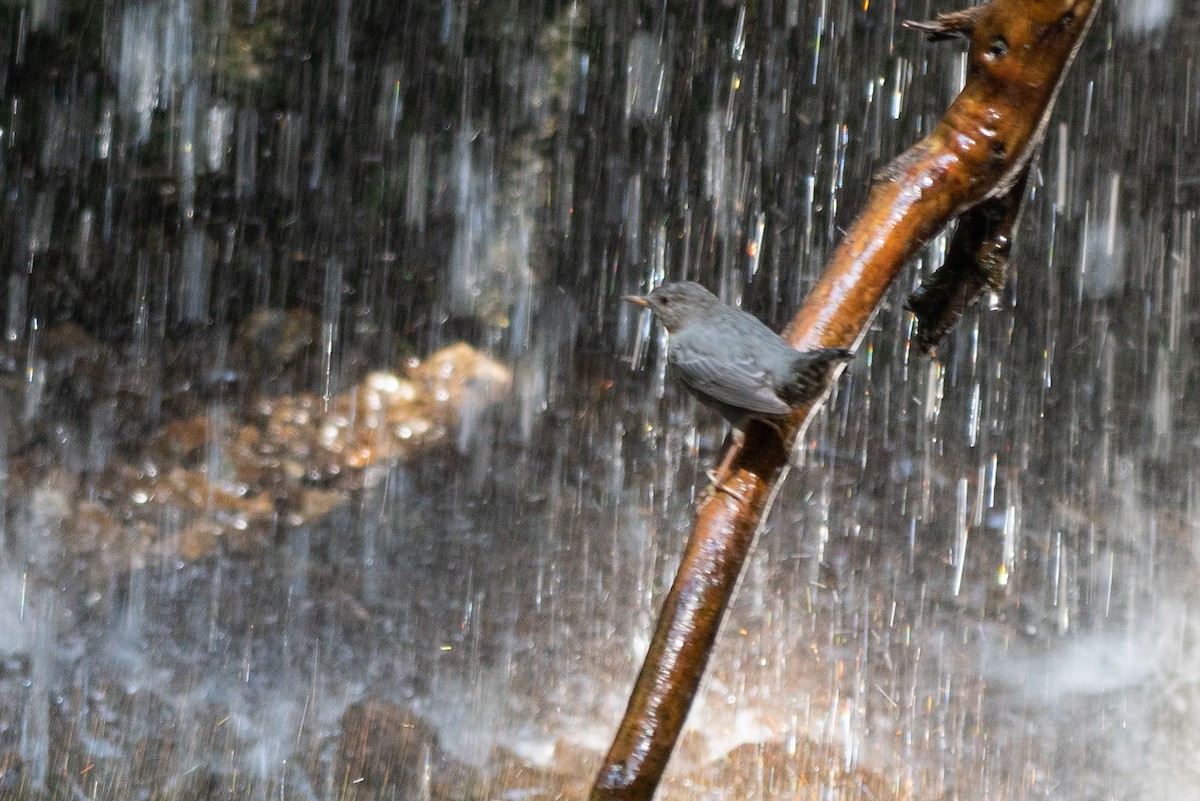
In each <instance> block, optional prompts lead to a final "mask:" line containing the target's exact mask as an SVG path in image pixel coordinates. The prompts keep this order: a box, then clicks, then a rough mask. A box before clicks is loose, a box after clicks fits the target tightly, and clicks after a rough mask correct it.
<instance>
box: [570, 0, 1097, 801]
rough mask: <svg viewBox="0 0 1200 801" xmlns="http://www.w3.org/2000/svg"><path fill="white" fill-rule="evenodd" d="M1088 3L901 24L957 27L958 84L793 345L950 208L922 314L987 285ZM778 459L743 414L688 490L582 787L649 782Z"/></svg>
mask: <svg viewBox="0 0 1200 801" xmlns="http://www.w3.org/2000/svg"><path fill="white" fill-rule="evenodd" d="M1096 7H1097V2H1096V0H990V1H989V2H987V3H984V4H983V5H981V6H977V7H974V8H972V9H970V10H968V11H964V12H955V13H951V14H943V15H941V16H939V17H938V18H937V19H936V20H935V21H933V22H928V23H912V24H910V27H914V28H917V29H919V30H924V31H927V32H928V33H929V34H930V37H931V38H932V39H946V38H953V37H956V36H961V37H969V38H970V42H971V45H970V54H969V57H968V63H969V71H968V76H967V82H966V86H965V87H964V88H963V91H962V93H961V94H959V96H958V97H957V98H956V99H955V100H954V103H953V104H951V106H950V108H949V110H947V112H946V114H945V116H944V117H943V118H942V120H941V121H940V122H939V123H938V125H937V128H936V129H935V130H934V131H933V133H932V134H930V135H929V136H928V137H926V138H925V139H923V140H922V141H920V142H918V143H917V144H916V145H914V146H913V147H912V148H910V149H909V150H908V151H906V152H905V153H903V154H901V155H900V156H899V157H897V158H896V159H895V160H894V161H892V163H891V164H890V165H888V167H887V168H885V169H884V170H883V171H882V172H881V173H880V174H879V176H877V178H876V181H875V183H874V185H873V186H872V188H871V192H870V195H869V197H868V199H867V204H866V207H865V208H864V209H863V211H862V213H861V215H860V216H859V217H858V219H857V220H856V221H855V223H854V225H853V226H852V227H851V228H850V230H849V232H848V233H847V234H846V237H845V239H843V240H842V242H841V244H840V245H839V246H838V248H837V250H836V251H835V252H834V254H833V257H832V259H831V261H830V263H829V266H828V267H827V269H826V271H825V274H824V276H823V277H822V278H821V281H820V282H819V283H818V284H817V286H816V287H815V288H814V289H813V291H812V293H811V294H810V295H809V296H808V299H807V300H806V302H805V304H804V306H803V307H802V308H801V309H800V311H799V313H798V314H797V315H796V317H795V318H794V319H793V321H792V323H791V325H790V326H789V327H788V330H787V332H786V334H785V337H786V338H787V340H788V341H789V342H790V343H791V344H792V345H793V346H794V347H796V348H797V349H800V350H808V349H812V348H819V347H853V346H854V345H855V344H856V343H857V342H858V341H859V339H860V338H861V336H862V334H863V332H864V330H865V328H866V326H867V323H868V322H869V320H870V318H871V315H872V314H873V313H874V311H875V308H876V306H877V305H878V304H879V301H880V299H881V298H882V297H883V294H884V292H885V291H886V290H887V288H888V286H889V285H890V284H891V282H892V281H893V279H895V277H896V276H897V275H898V274H899V272H900V270H901V268H902V267H903V266H904V265H905V264H906V263H907V262H908V261H909V259H910V258H912V256H913V255H914V254H915V253H916V252H917V251H918V250H919V249H920V248H921V247H922V246H924V245H925V243H927V242H928V241H929V240H930V239H931V238H932V237H934V236H935V235H936V234H937V233H938V232H939V231H941V230H942V229H943V228H944V227H946V225H948V224H949V223H950V222H952V221H953V220H955V219H956V218H958V217H959V216H960V215H963V214H964V213H967V212H968V211H970V210H971V209H973V208H975V207H979V206H980V204H984V206H983V208H982V209H981V211H980V212H977V213H976V214H975V215H974V216H968V218H967V220H966V222H965V225H966V227H965V228H964V229H963V233H962V238H961V239H960V242H961V244H960V247H962V248H963V249H964V252H967V253H973V254H974V255H973V256H970V257H968V260H969V258H972V257H973V258H975V259H976V261H977V262H978V263H977V264H975V265H974V268H973V270H974V271H973V270H972V269H966V270H960V271H959V273H960V275H966V276H967V278H966V279H965V280H960V281H955V280H953V279H950V280H947V283H946V284H945V286H943V287H942V288H941V289H938V292H939V293H940V294H941V295H942V296H943V297H944V298H947V299H948V300H943V301H941V302H940V305H939V303H937V302H935V303H933V304H932V306H931V307H930V311H929V312H928V314H927V319H928V320H929V321H930V322H929V323H928V325H929V326H933V327H937V326H946V327H948V325H947V323H946V321H947V320H949V324H951V325H952V324H953V320H955V319H957V313H956V311H955V308H956V307H957V308H958V309H959V310H961V307H962V306H963V305H965V303H966V302H969V300H970V299H971V298H970V297H967V295H968V294H971V295H973V294H977V293H978V292H979V291H980V290H981V289H982V288H983V287H985V286H986V285H987V284H988V283H989V282H988V281H987V280H984V279H985V278H986V276H987V275H988V273H987V262H986V260H987V258H988V255H987V254H988V253H994V252H995V251H996V250H997V249H998V248H999V249H1000V250H1001V251H1002V250H1003V248H1004V247H1005V246H1006V240H1007V237H1008V236H1009V233H1010V231H1011V229H1012V226H1013V224H1015V220H1016V213H1017V211H1018V209H1019V203H1018V202H1016V201H1019V195H1017V193H1016V192H1014V191H1013V190H1014V188H1015V187H1016V188H1017V192H1019V191H1020V189H1019V187H1020V185H1021V184H1022V180H1023V176H1024V174H1025V169H1026V167H1027V165H1028V164H1029V161H1030V159H1031V158H1032V155H1033V153H1034V152H1035V151H1036V150H1037V147H1038V145H1039V144H1040V142H1041V138H1042V134H1043V132H1044V130H1045V127H1046V121H1047V118H1048V117H1049V115H1050V112H1051V110H1052V109H1053V106H1054V100H1055V97H1056V95H1057V93H1058V89H1059V87H1060V86H1061V84H1062V80H1063V77H1064V76H1065V74H1066V71H1067V68H1068V67H1069V65H1070V63H1071V61H1072V60H1073V58H1074V56H1075V53H1076V52H1077V51H1078V49H1079V45H1080V43H1081V41H1082V39H1083V35H1084V34H1085V33H1086V31H1087V28H1088V26H1089V24H1090V23H1091V20H1092V18H1093V16H1094V14H1095V10H1096ZM1014 198H1015V200H1014ZM1006 220H1007V221H1008V222H1006ZM1001 255H1003V253H1001ZM980 270H982V272H980ZM981 276H983V277H984V278H981ZM943 280H946V276H943ZM935 288H936V286H935ZM921 325H922V326H926V325H927V323H926V322H925V321H921ZM821 402H823V401H818V402H815V403H813V404H812V405H811V406H810V407H808V408H802V409H800V410H798V411H797V412H796V414H795V415H794V416H793V418H792V419H791V421H790V425H789V427H788V428H789V432H788V433H789V434H793V435H795V436H803V432H804V429H805V427H806V426H807V424H808V421H809V420H810V419H811V417H812V415H813V413H814V412H815V411H816V410H817V409H818V408H819V406H820V404H821ZM733 447H734V448H735V449H737V446H736V445H734V446H733ZM787 457H788V454H787V453H786V452H785V449H784V448H783V447H782V445H781V444H780V442H779V438H778V437H777V436H776V434H775V432H773V431H771V430H770V429H768V428H766V427H765V426H762V425H761V424H755V425H752V426H751V427H750V428H749V430H748V431H747V432H746V437H745V442H744V444H743V445H742V446H741V447H740V449H737V450H736V452H735V453H734V454H733V456H732V462H731V465H730V468H729V471H728V473H727V475H726V476H724V477H723V480H724V482H725V485H726V486H727V487H729V488H730V489H731V490H733V491H732V492H716V493H711V494H710V495H709V496H708V497H707V498H706V499H705V500H704V501H703V502H702V503H701V506H700V508H699V510H698V513H697V517H696V521H695V526H694V528H693V530H692V535H691V537H690V539H689V540H688V543H687V546H686V550H685V552H684V555H683V560H682V563H681V565H680V568H679V572H678V574H677V575H676V577H675V583H674V584H673V585H672V587H671V590H670V592H669V593H668V595H667V598H666V601H665V602H664V604H663V610H662V613H661V615H660V617H659V620H658V626H657V628H656V630H655V633H654V639H653V640H652V642H651V644H650V650H649V653H648V654H647V656H646V661H645V663H644V664H643V666H642V670H641V673H640V674H639V676H638V679H637V684H636V686H635V687H634V690H633V694H632V696H631V698H630V700H629V707H628V709H627V710H626V712H625V717H624V719H623V720H622V721H621V725H620V728H619V729H618V731H617V734H616V737H615V739H614V741H613V744H612V747H611V749H610V750H609V753H608V755H607V757H606V758H605V761H604V764H603V765H602V767H601V769H600V772H599V775H598V776H597V778H596V781H595V784H594V785H593V787H592V792H591V799H592V801H610V800H611V799H622V800H623V801H625V800H630V799H650V798H651V797H652V796H653V794H654V791H655V789H656V788H657V786H658V783H659V781H660V779H661V778H662V774H663V771H664V769H665V767H666V763H667V760H668V758H669V757H670V755H671V751H672V750H673V748H674V746H675V742H676V740H677V739H678V736H679V733H680V731H681V729H682V728H683V722H684V719H685V718H686V717H687V712H688V709H689V708H690V706H691V703H692V700H693V698H694V697H695V694H696V690H697V688H698V686H699V684H700V679H701V677H702V675H703V673H704V669H705V666H706V664H707V662H708V657H709V654H710V652H711V649H712V645H713V642H714V641H715V639H716V635H717V630H718V628H719V626H720V623H721V618H722V617H723V615H724V613H725V609H726V607H727V605H728V603H729V599H730V596H731V594H732V592H733V589H734V586H735V584H736V583H737V578H738V576H739V575H740V573H741V569H742V565H743V563H744V561H745V558H746V556H747V554H748V552H749V550H750V547H751V544H752V542H753V540H754V532H755V530H756V529H757V527H758V525H759V522H760V520H761V518H762V515H763V514H764V512H765V511H766V509H767V506H768V501H769V498H770V496H771V493H772V491H773V489H774V486H775V484H776V482H777V481H778V480H779V478H780V476H781V475H782V472H783V468H784V466H785V465H786V463H787Z"/></svg>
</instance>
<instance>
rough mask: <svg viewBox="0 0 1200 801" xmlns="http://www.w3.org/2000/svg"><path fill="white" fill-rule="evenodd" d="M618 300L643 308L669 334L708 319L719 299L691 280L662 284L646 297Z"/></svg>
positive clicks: (638, 296) (719, 302) (637, 296)
mask: <svg viewBox="0 0 1200 801" xmlns="http://www.w3.org/2000/svg"><path fill="white" fill-rule="evenodd" d="M622 300H626V301H628V302H630V303H636V304H637V305H639V306H645V307H646V308H648V309H649V310H650V311H652V312H654V316H655V317H657V318H658V319H659V320H660V321H661V322H662V324H663V326H664V327H665V328H666V329H667V331H668V332H670V333H674V332H676V331H678V330H679V329H681V328H683V327H684V326H686V325H687V324H688V323H691V322H692V321H694V320H699V319H703V318H705V317H708V316H710V315H711V314H712V313H713V311H714V310H715V309H717V308H718V307H720V305H721V299H720V298H718V297H717V296H716V295H714V294H713V293H711V292H709V291H708V290H707V289H705V288H704V287H702V286H700V285H699V284H697V283H696V282H695V281H678V282H676V283H673V284H663V285H662V286H660V287H659V288H658V289H655V290H654V291H653V292H651V293H650V294H649V295H644V296H642V295H631V296H629V297H625V298H622Z"/></svg>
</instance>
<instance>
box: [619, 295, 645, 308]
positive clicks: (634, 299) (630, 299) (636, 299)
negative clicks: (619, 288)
mask: <svg viewBox="0 0 1200 801" xmlns="http://www.w3.org/2000/svg"><path fill="white" fill-rule="evenodd" d="M621 300H623V301H625V302H626V303H636V304H637V305H639V306H649V305H650V301H648V300H646V299H645V298H644V297H642V296H641V295H626V296H625V297H623V298H621Z"/></svg>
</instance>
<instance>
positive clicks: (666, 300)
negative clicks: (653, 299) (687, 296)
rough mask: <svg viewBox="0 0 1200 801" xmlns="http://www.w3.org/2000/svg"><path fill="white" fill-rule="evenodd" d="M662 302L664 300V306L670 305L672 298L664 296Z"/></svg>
mask: <svg viewBox="0 0 1200 801" xmlns="http://www.w3.org/2000/svg"><path fill="white" fill-rule="evenodd" d="M661 302H662V305H664V306H669V305H670V303H671V299H670V298H663V299H662V301H661Z"/></svg>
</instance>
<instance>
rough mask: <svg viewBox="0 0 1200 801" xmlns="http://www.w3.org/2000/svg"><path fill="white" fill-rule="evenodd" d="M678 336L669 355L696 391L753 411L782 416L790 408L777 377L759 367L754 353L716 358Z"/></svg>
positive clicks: (718, 400)
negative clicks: (777, 384) (776, 383)
mask: <svg viewBox="0 0 1200 801" xmlns="http://www.w3.org/2000/svg"><path fill="white" fill-rule="evenodd" d="M679 339H680V338H677V340H676V342H674V343H672V350H671V355H670V357H669V358H670V361H671V363H672V364H673V365H674V367H675V368H676V369H677V370H678V371H679V372H680V375H681V377H682V378H683V380H684V383H686V384H687V385H688V387H689V388H690V389H691V390H692V391H693V392H695V393H697V394H699V395H701V396H708V397H710V398H712V399H713V400H716V401H717V402H719V403H723V404H725V405H727V406H732V407H734V408H736V409H745V410H746V411H748V412H752V413H754V414H762V415H770V416H779V415H785V414H787V413H788V412H790V411H791V408H790V407H789V406H788V405H787V403H785V402H784V401H783V400H782V399H781V398H780V397H779V396H778V395H777V394H776V392H775V378H774V376H772V375H770V374H768V372H767V371H766V370H764V369H762V368H761V367H759V366H757V363H756V361H755V359H754V358H753V354H751V353H730V354H725V356H724V357H723V358H721V359H717V358H714V357H713V356H712V355H711V354H709V353H706V352H705V351H703V350H700V349H698V348H694V347H689V346H688V343H687V342H686V341H683V342H680V341H678V340H679ZM731 350H736V348H731ZM729 357H732V358H729Z"/></svg>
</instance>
